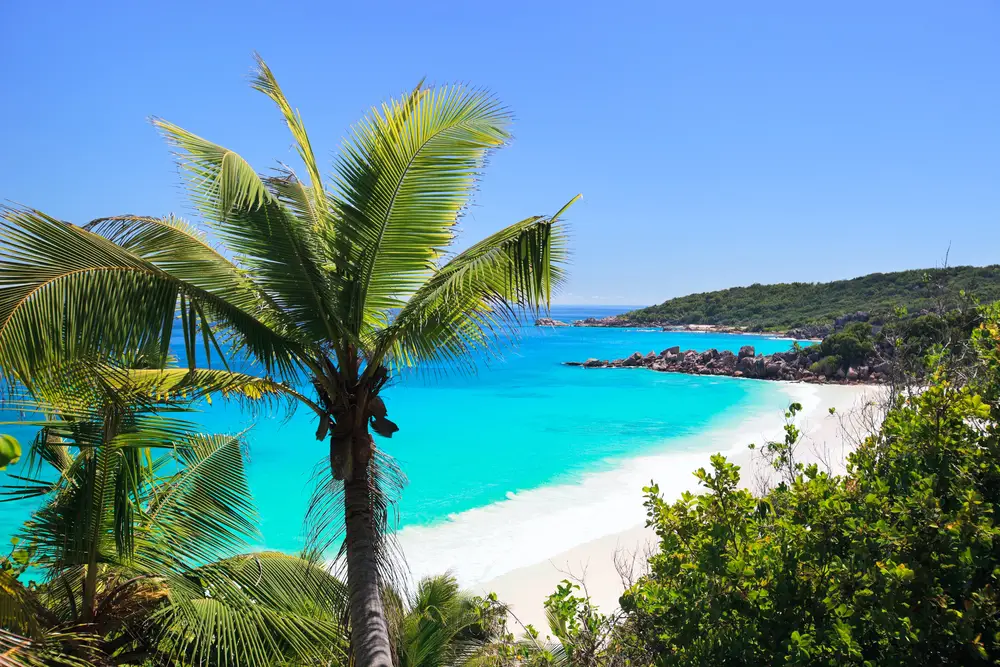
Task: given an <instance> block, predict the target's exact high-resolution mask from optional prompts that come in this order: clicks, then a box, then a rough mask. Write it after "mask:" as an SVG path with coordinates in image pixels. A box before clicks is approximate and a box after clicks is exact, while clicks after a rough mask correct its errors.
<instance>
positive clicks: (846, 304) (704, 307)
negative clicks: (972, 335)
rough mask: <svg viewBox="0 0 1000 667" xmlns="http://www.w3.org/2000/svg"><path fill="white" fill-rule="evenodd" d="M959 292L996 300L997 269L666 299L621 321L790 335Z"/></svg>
mask: <svg viewBox="0 0 1000 667" xmlns="http://www.w3.org/2000/svg"><path fill="white" fill-rule="evenodd" d="M963 292H964V293H965V294H966V295H968V296H972V297H975V298H978V299H979V300H980V301H982V302H984V303H986V302H991V301H996V300H1000V265H992V266H984V267H977V266H956V267H951V268H946V269H916V270H911V271H896V272H893V273H872V274H869V275H867V276H861V277H860V278H852V279H850V280H836V281H833V282H829V283H780V284H777V285H759V284H756V285H750V286H749V287H732V288H730V289H725V290H719V291H716V292H703V293H701V294H689V295H688V296H682V297H678V298H676V299H670V300H668V301H665V302H663V303H661V304H660V305H658V306H650V307H649V308H642V309H640V310H635V311H632V312H631V313H628V314H627V315H626V317H627V318H628V319H629V320H632V321H635V322H641V323H649V324H654V323H655V324H720V325H729V326H739V327H748V328H752V329H790V328H793V327H800V326H803V325H807V324H830V323H832V322H833V321H834V320H835V319H836V318H838V317H840V316H842V315H846V314H850V313H855V312H858V311H864V312H869V313H871V314H872V316H873V317H878V316H879V315H881V314H885V313H891V312H892V311H893V309H894V308H895V307H897V306H903V307H905V308H906V309H907V310H908V311H910V312H911V313H913V312H917V311H920V310H925V309H926V310H940V309H948V308H951V307H954V306H956V305H958V303H959V301H960V300H961V299H962V296H961V295H962V293H963Z"/></svg>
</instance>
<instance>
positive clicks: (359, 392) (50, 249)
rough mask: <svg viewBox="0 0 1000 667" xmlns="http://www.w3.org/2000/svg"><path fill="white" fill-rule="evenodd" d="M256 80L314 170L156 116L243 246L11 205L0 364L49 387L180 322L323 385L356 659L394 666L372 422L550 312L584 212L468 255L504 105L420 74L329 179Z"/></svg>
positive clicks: (0, 306)
mask: <svg viewBox="0 0 1000 667" xmlns="http://www.w3.org/2000/svg"><path fill="white" fill-rule="evenodd" d="M253 87H254V88H256V89H257V90H259V91H260V92H262V93H264V94H265V95H267V96H268V97H269V98H270V99H271V100H273V101H274V102H275V103H276V104H277V106H278V108H279V110H280V111H281V114H282V116H283V118H284V121H285V123H286V125H287V126H288V128H289V130H291V134H292V137H293V139H294V142H295V147H296V150H297V153H298V157H299V158H300V161H301V163H302V164H303V166H304V174H305V177H304V178H302V177H300V176H298V175H297V174H296V173H294V172H293V170H292V169H291V168H289V167H286V166H283V165H282V166H280V167H279V168H278V170H277V173H276V174H275V175H272V176H266V177H265V176H258V175H257V173H256V172H255V171H254V170H253V169H252V168H251V167H250V165H249V164H248V163H247V162H246V161H244V160H243V159H242V158H241V157H240V156H239V155H238V154H236V153H235V152H233V151H231V150H228V149H226V148H223V147H221V146H218V145H216V144H213V143H211V142H209V141H207V140H205V139H203V138H201V137H199V136H197V135H195V134H193V133H191V132H188V131H186V130H184V129H182V128H180V127H178V126H177V125H174V124H172V123H169V122H167V121H164V120H155V121H154V123H155V125H156V126H157V127H158V128H159V129H160V130H161V131H162V133H163V134H164V136H165V137H166V138H167V140H168V141H169V143H170V144H171V145H172V146H173V147H174V149H175V151H176V154H177V158H178V161H179V164H180V169H181V171H182V173H183V174H184V175H185V177H186V181H187V185H188V189H189V192H190V195H191V201H192V203H193V204H194V206H195V207H196V208H197V210H198V211H199V213H200V215H201V216H202V218H203V219H204V222H205V223H206V224H207V225H208V226H209V227H210V229H211V231H212V233H213V235H214V236H213V237H214V238H218V239H220V240H221V242H222V243H223V244H224V248H222V249H220V250H217V249H216V248H215V247H213V246H212V245H210V244H209V243H208V242H207V241H206V238H205V236H203V235H202V233H200V232H199V230H197V229H196V228H194V227H192V226H190V225H188V224H186V223H183V222H181V221H179V220H176V219H174V218H151V217H141V216H121V217H115V218H107V219H101V220H97V221H94V222H92V223H90V224H88V225H86V226H84V227H78V226H74V225H71V224H67V223H64V222H61V221H59V220H56V219H53V218H51V217H49V216H46V215H44V214H43V213H41V212H39V211H36V210H30V209H10V210H7V211H5V212H4V214H3V223H2V227H0V244H2V247H0V370H2V372H3V373H4V375H5V376H6V377H7V378H8V379H9V380H16V381H20V382H23V383H26V384H28V385H30V384H31V382H32V380H33V378H34V376H35V375H36V374H38V373H39V372H40V371H41V370H43V369H45V368H47V367H49V366H50V365H52V364H61V363H66V362H69V361H72V360H73V359H79V358H87V357H90V356H93V355H95V354H100V355H110V356H113V357H114V356H118V355H122V354H136V353H137V352H142V353H147V354H153V355H155V356H156V357H157V358H164V357H165V356H166V352H167V350H168V347H169V344H170V337H171V334H172V332H173V331H174V329H175V316H176V315H178V314H179V318H177V319H179V325H180V326H179V328H180V330H181V331H180V333H181V336H180V338H182V339H183V345H184V357H185V359H184V361H186V364H187V366H188V367H189V369H194V368H195V366H196V365H197V364H198V363H199V360H202V361H204V364H203V365H205V366H208V365H210V364H211V361H212V358H213V357H214V358H215V359H216V360H217V361H216V363H217V364H218V363H220V362H221V363H223V364H225V363H227V362H226V357H229V358H230V359H232V358H236V357H237V356H239V355H241V356H242V357H243V358H247V359H250V360H252V361H253V363H254V367H255V368H257V369H259V371H260V373H261V375H262V377H263V378H264V379H266V380H268V381H271V380H274V381H275V382H278V381H286V382H293V383H294V382H301V381H303V379H304V380H307V381H308V382H309V383H310V384H311V385H312V388H313V392H312V393H313V397H312V398H308V399H307V398H305V397H304V396H303V397H302V398H303V400H302V403H303V404H304V405H306V406H308V408H309V409H311V410H313V411H314V412H315V414H316V419H317V431H316V437H317V439H318V440H320V441H328V443H329V467H330V471H331V475H332V476H333V477H334V478H335V480H336V481H337V485H330V488H331V489H335V490H337V491H339V492H340V493H339V494H338V495H336V496H328V497H327V501H328V502H329V501H331V498H336V502H338V503H342V504H341V505H340V511H341V512H342V513H343V522H342V523H343V526H344V532H345V534H344V540H343V547H342V550H343V555H344V557H345V560H346V570H347V583H348V586H349V590H350V620H351V638H352V648H353V651H354V654H355V659H356V664H358V665H359V666H362V667H367V666H369V665H387V664H390V661H391V657H390V656H391V647H390V640H389V634H388V628H387V625H386V619H385V613H384V608H383V602H382V599H381V596H380V592H379V591H380V590H381V588H382V586H383V585H384V584H385V583H386V581H387V578H386V572H385V567H386V564H387V563H386V558H385V553H384V552H385V548H384V547H385V534H384V533H385V529H386V520H385V514H386V497H385V492H384V490H383V488H382V487H381V484H380V481H381V480H383V479H384V475H382V474H381V473H380V471H379V463H378V462H379V461H381V460H383V458H382V457H380V456H379V453H378V451H377V449H376V446H375V442H374V440H373V438H372V437H371V434H370V433H371V432H372V431H374V432H375V433H376V434H378V435H380V436H385V437H389V436H391V435H392V433H393V432H394V431H395V430H396V429H397V427H396V425H395V424H393V423H392V422H391V421H389V419H388V417H387V414H386V408H385V404H384V403H383V401H382V398H381V396H380V394H381V392H382V391H383V389H384V388H385V387H386V383H387V381H388V380H389V378H390V377H391V376H392V375H393V374H395V373H398V372H399V371H400V370H402V369H404V368H410V367H416V366H421V365H425V364H434V365H440V364H456V363H458V364H461V363H466V364H471V362H470V361H469V360H470V354H471V353H473V352H474V351H476V350H481V349H487V350H493V349H496V347H497V345H498V344H501V343H503V342H504V341H506V340H508V339H509V338H510V336H511V335H512V333H513V325H514V322H515V321H516V319H517V317H518V316H519V314H520V313H521V311H523V310H525V309H527V310H529V311H537V309H539V307H542V306H547V304H548V301H549V298H550V294H551V291H552V289H553V287H554V286H556V285H557V284H558V283H559V282H560V280H561V278H562V264H563V262H564V260H565V258H566V248H565V238H564V232H563V230H562V226H561V224H559V219H560V216H561V214H562V213H563V211H565V208H566V207H563V209H561V210H560V211H559V212H558V213H556V214H555V215H551V216H541V215H539V216H532V217H529V218H526V219H524V220H521V221H520V222H517V223H514V224H512V225H511V226H509V227H507V228H505V229H503V230H501V231H499V232H497V233H495V234H493V235H491V236H489V237H487V238H485V239H483V240H481V241H479V242H478V243H475V244H473V245H471V246H470V247H469V248H468V249H466V250H464V251H462V252H459V253H457V254H449V253H448V250H449V247H450V246H451V244H452V242H453V241H454V238H455V225H456V223H457V222H458V220H459V218H460V216H461V213H462V212H463V210H464V209H465V207H466V206H467V205H468V202H469V197H470V196H471V194H472V192H473V190H474V187H475V184H476V181H477V179H478V178H479V176H480V172H481V169H482V167H483V164H484V160H485V159H486V157H487V155H488V154H489V152H490V151H491V150H493V149H496V148H499V147H500V146H502V145H503V144H504V143H505V142H506V141H507V140H508V138H509V134H508V126H509V123H510V113H509V111H508V110H507V109H506V108H505V107H503V106H502V105H501V104H500V103H499V102H497V100H496V99H495V98H493V97H492V96H491V95H490V94H488V93H486V92H485V91H481V90H475V89H470V88H468V87H465V86H448V87H441V88H425V87H423V86H418V87H417V88H416V89H415V90H413V91H411V92H410V93H409V94H407V95H405V96H403V97H402V98H401V99H398V100H390V101H389V102H387V103H385V104H383V105H381V106H380V107H377V108H373V109H372V110H371V111H370V112H369V113H368V114H367V115H366V116H365V117H364V118H363V119H362V120H361V121H360V122H359V123H358V124H357V125H355V126H354V127H353V128H352V130H351V132H350V136H349V138H348V139H347V141H346V142H345V144H344V146H343V149H342V150H341V152H340V154H339V156H338V157H337V158H336V159H335V163H334V170H333V175H332V177H331V178H329V179H328V180H326V181H324V179H323V177H322V176H321V172H320V167H319V164H318V162H317V160H316V158H315V154H314V151H313V148H312V144H311V142H310V139H309V137H308V135H307V133H306V130H305V126H304V124H303V122H302V118H301V116H300V115H299V113H298V112H297V111H295V110H293V109H292V107H291V106H290V105H289V103H288V102H287V100H286V98H285V96H284V94H283V93H282V91H281V89H280V88H279V87H278V84H277V81H276V80H275V78H274V76H273V75H272V73H271V71H270V70H269V69H268V67H267V66H266V65H265V64H264V62H263V61H262V60H260V59H259V58H258V60H257V72H256V76H255V77H254V79H253ZM574 201H575V199H574ZM570 203H572V202H570ZM567 206H568V204H567ZM202 349H203V352H200V351H199V350H202ZM223 352H225V354H223ZM304 393H305V392H304ZM341 499H342V500H341Z"/></svg>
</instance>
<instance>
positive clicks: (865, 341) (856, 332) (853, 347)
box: [819, 322, 875, 370]
mask: <svg viewBox="0 0 1000 667" xmlns="http://www.w3.org/2000/svg"><path fill="white" fill-rule="evenodd" d="M873 352H875V341H874V339H873V338H872V325H870V324H868V323H867V322H851V323H850V324H848V325H847V326H846V327H844V329H843V330H842V331H838V332H837V333H834V334H830V335H829V336H827V337H826V338H824V339H823V342H822V343H820V344H819V353H820V354H821V355H823V356H824V357H837V359H838V361H839V366H838V368H845V369H846V368H847V367H849V366H853V365H855V364H858V363H862V362H864V361H865V360H866V359H868V358H869V357H870V356H871V355H872V353H873ZM834 370H836V369H834Z"/></svg>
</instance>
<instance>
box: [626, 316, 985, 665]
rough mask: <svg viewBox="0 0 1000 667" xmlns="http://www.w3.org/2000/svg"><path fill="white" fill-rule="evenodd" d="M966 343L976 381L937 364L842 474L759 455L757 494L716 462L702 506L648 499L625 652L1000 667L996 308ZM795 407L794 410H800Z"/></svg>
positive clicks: (667, 660)
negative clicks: (765, 474)
mask: <svg viewBox="0 0 1000 667" xmlns="http://www.w3.org/2000/svg"><path fill="white" fill-rule="evenodd" d="M986 314H987V319H986V322H985V323H984V324H983V325H982V326H980V327H979V328H978V329H977V330H976V331H975V332H974V335H973V340H974V343H975V346H976V349H977V350H978V354H979V370H980V372H979V374H977V375H976V377H975V378H974V379H973V380H972V381H970V382H969V383H959V382H956V378H954V377H953V376H952V375H951V374H950V373H949V371H948V370H947V367H946V366H945V365H944V364H943V363H942V362H941V361H940V359H939V360H938V363H937V366H936V370H934V371H933V372H932V374H931V375H930V376H929V377H928V383H927V387H926V389H925V390H924V391H923V392H921V393H919V394H917V395H914V396H909V397H902V396H901V397H899V398H897V399H896V400H895V403H894V405H893V406H892V409H891V410H890V412H889V413H888V415H887V417H886V419H885V421H884V423H883V425H882V427H881V430H880V431H879V432H878V433H876V434H874V435H872V436H870V437H869V438H868V439H867V440H866V441H865V442H864V443H863V444H862V445H861V446H860V447H859V448H858V449H857V450H856V451H855V452H854V453H853V454H852V455H851V456H850V459H849V468H848V472H847V474H846V475H844V476H831V475H830V474H828V473H826V472H822V471H820V470H819V469H818V468H817V467H816V466H815V465H807V466H804V465H801V464H798V463H796V462H795V461H794V458H793V457H794V449H795V446H796V444H797V438H798V433H797V432H796V431H795V430H794V426H792V430H789V429H787V428H786V436H787V437H786V438H785V440H784V442H781V443H770V449H769V450H767V451H768V453H769V454H770V455H772V456H773V462H774V464H775V466H776V467H777V468H779V469H780V470H781V471H782V475H781V477H782V480H783V481H782V483H781V484H779V485H778V486H777V487H776V488H774V489H773V490H771V491H770V492H769V493H767V494H766V495H765V496H763V497H761V498H756V497H754V496H753V495H752V494H751V493H750V492H749V491H747V490H745V489H743V488H741V486H740V475H739V468H738V467H737V466H735V465H733V464H731V463H729V462H728V461H726V460H725V458H724V457H722V456H716V457H713V459H712V468H711V470H704V469H702V470H699V471H698V472H697V473H696V475H697V477H698V479H699V480H700V481H701V484H702V485H703V486H704V487H705V489H706V493H704V494H703V495H697V496H696V495H693V494H690V493H686V494H684V496H683V497H682V498H681V500H679V501H677V502H674V503H670V502H667V501H665V500H664V499H663V497H662V496H661V495H660V492H659V489H658V488H657V487H656V486H655V485H652V486H650V487H649V488H647V489H646V492H647V498H646V508H647V512H648V517H649V524H650V525H651V526H653V527H655V529H656V532H657V535H658V537H659V540H660V550H659V553H657V554H656V555H655V556H654V558H653V559H652V561H651V573H650V574H649V575H648V576H647V577H645V578H643V579H642V580H640V581H639V582H638V583H637V584H636V585H635V586H633V587H632V588H631V589H630V590H629V591H627V592H626V594H625V595H624V596H623V598H622V604H623V607H624V610H625V611H626V613H627V620H628V627H629V629H630V632H629V634H628V635H627V636H625V637H624V638H623V640H622V643H621V650H622V651H623V652H626V653H628V652H636V651H644V652H649V651H652V652H654V653H655V654H657V655H658V656H659V658H658V663H659V664H664V665H730V664H732V665H736V664H738V665H773V664H794V665H833V664H836V665H865V666H868V665H904V664H934V665H972V664H1000V591H998V585H1000V581H998V579H1000V528H998V526H997V524H996V512H997V509H998V505H1000V425H998V419H1000V405H998V402H997V399H998V397H1000V325H998V320H997V317H998V316H1000V311H998V310H997V309H996V308H992V309H988V311H987V313H986ZM794 412H795V411H794V410H790V416H794Z"/></svg>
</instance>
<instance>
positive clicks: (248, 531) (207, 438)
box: [136, 434, 259, 572]
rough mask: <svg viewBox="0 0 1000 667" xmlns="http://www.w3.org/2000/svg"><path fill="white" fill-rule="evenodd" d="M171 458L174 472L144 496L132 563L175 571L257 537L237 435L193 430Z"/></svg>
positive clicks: (237, 548)
mask: <svg viewBox="0 0 1000 667" xmlns="http://www.w3.org/2000/svg"><path fill="white" fill-rule="evenodd" d="M175 456H176V458H177V466H178V470H177V472H176V473H175V474H173V475H172V476H170V477H169V478H167V479H166V480H165V481H163V482H162V483H158V484H157V485H156V486H155V487H154V488H153V489H151V490H150V492H149V494H148V497H147V499H146V509H145V516H144V518H143V525H142V529H141V535H140V540H141V544H140V545H139V547H138V548H137V550H136V561H137V562H138V563H139V564H141V565H142V566H143V567H144V568H146V569H147V570H148V571H154V572H155V571H160V572H162V571H170V570H172V571H177V570H179V569H183V568H191V567H198V566H200V565H203V564H204V563H208V562H210V561H212V560H213V559H215V558H218V557H219V555H220V554H229V553H234V552H239V551H243V550H245V549H246V548H248V547H249V546H250V545H251V544H252V543H253V542H254V541H257V540H259V532H258V528H257V524H258V521H257V512H256V508H255V506H254V503H253V497H252V495H251V493H250V488H249V485H248V484H247V481H246V473H245V467H244V459H243V443H242V434H238V435H205V434H193V435H191V436H189V437H188V438H187V440H186V441H185V442H178V443H177V445H176V450H175Z"/></svg>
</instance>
